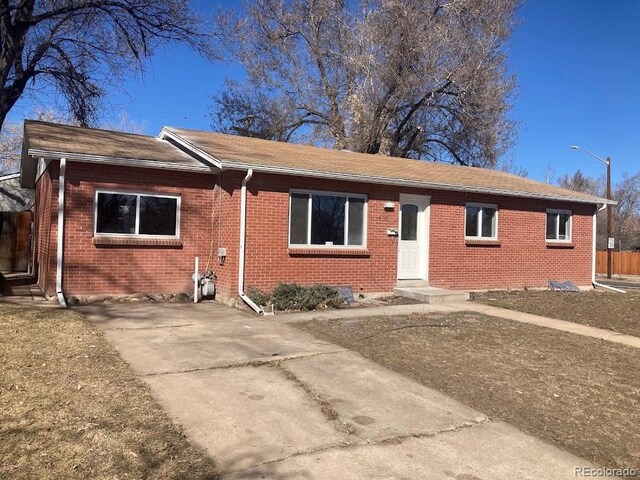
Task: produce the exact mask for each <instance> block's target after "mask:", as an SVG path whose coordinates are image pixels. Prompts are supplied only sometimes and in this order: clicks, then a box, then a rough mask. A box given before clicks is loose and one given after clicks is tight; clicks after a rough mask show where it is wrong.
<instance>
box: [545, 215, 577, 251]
mask: <svg viewBox="0 0 640 480" xmlns="http://www.w3.org/2000/svg"><path fill="white" fill-rule="evenodd" d="M550 213H552V214H557V217H556V238H547V221H548V218H547V217H548V216H549V214H550ZM562 214H568V215H569V232H568V235H567V238H557V237H558V235H559V234H560V215H562ZM572 238H573V212H572V211H571V210H563V209H558V208H547V209H546V214H545V218H544V240H545V242H547V243H571V241H572Z"/></svg>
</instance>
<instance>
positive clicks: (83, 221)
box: [63, 162, 214, 295]
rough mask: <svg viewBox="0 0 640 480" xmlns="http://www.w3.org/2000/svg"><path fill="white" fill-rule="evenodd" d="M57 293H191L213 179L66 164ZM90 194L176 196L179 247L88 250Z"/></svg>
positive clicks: (204, 248)
mask: <svg viewBox="0 0 640 480" xmlns="http://www.w3.org/2000/svg"><path fill="white" fill-rule="evenodd" d="M66 176H67V189H66V207H65V258H64V278H63V288H64V292H65V294H67V295H85V294H93V293H107V294H109V293H134V292H167V293H168V292H192V291H193V282H192V280H191V276H192V274H193V269H194V258H195V257H196V256H199V257H200V261H201V265H202V266H204V265H205V264H206V259H207V255H208V253H209V247H210V239H211V215H212V207H213V206H214V203H213V194H214V191H213V188H214V176H213V175H205V174H197V173H185V172H167V171H162V170H152V169H138V168H130V167H115V166H108V165H95V164H87V163H77V162H68V163H67V174H66ZM96 189H113V190H123V191H132V192H148V193H166V194H180V195H181V219H180V240H181V242H182V246H181V247H167V246H139V245H138V246H136V245H130V246H122V245H112V246H107V245H94V244H93V228H94V227H93V222H94V218H93V216H94V213H93V212H94V210H93V209H94V195H95V191H96Z"/></svg>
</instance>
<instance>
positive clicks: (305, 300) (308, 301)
mask: <svg viewBox="0 0 640 480" xmlns="http://www.w3.org/2000/svg"><path fill="white" fill-rule="evenodd" d="M343 303H344V300H343V299H342V298H341V297H340V294H339V293H338V290H336V289H335V288H333V287H329V286H328V285H322V284H319V283H317V284H315V285H312V286H310V287H308V288H305V289H304V291H303V292H301V298H300V309H301V310H315V309H316V308H318V307H328V308H338V307H339V306H340V305H342V304H343Z"/></svg>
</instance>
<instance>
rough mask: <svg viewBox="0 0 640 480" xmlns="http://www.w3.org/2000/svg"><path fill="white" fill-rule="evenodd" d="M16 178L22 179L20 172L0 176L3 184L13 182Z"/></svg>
mask: <svg viewBox="0 0 640 480" xmlns="http://www.w3.org/2000/svg"><path fill="white" fill-rule="evenodd" d="M14 178H20V172H18V173H9V174H8V175H2V176H0V182H2V181H4V180H12V179H14Z"/></svg>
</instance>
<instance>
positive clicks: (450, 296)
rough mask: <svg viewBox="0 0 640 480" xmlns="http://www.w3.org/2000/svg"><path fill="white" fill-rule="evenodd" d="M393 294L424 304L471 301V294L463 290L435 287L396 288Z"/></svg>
mask: <svg viewBox="0 0 640 480" xmlns="http://www.w3.org/2000/svg"><path fill="white" fill-rule="evenodd" d="M393 294H394V295H398V296H401V297H407V298H413V299H414V300H419V301H421V302H423V303H433V304H442V303H448V302H463V301H465V300H469V293H468V292H463V291H461V290H445V289H443V288H434V287H404V286H403V287H396V288H394V289H393Z"/></svg>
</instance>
